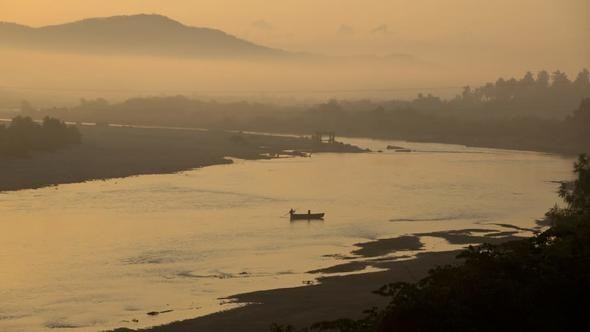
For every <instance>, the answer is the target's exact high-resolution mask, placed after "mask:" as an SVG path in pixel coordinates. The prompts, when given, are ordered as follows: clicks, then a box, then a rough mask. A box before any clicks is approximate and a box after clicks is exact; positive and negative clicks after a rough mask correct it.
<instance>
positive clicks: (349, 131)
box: [22, 69, 590, 154]
mask: <svg viewBox="0 0 590 332" xmlns="http://www.w3.org/2000/svg"><path fill="white" fill-rule="evenodd" d="M589 75H590V74H589V72H588V71H587V70H585V69H584V70H582V71H580V73H579V74H578V75H577V77H576V78H575V80H570V79H569V78H568V77H567V75H566V74H565V73H563V72H561V71H555V72H554V73H553V74H549V73H548V72H546V71H541V72H539V73H538V74H537V75H536V76H535V75H533V74H532V73H530V72H529V73H526V74H525V75H524V76H523V77H522V78H521V79H514V78H511V79H503V78H500V79H498V80H497V81H496V82H495V83H488V84H485V85H482V86H480V87H477V88H473V89H472V88H470V87H465V89H464V91H463V92H462V93H461V94H459V95H457V96H456V97H455V98H452V99H448V100H445V99H442V98H439V97H435V96H432V95H423V94H419V95H418V96H417V97H416V98H415V99H413V100H389V101H371V100H353V101H347V100H330V101H328V102H325V103H320V104H316V105H293V106H279V105H272V104H262V103H252V102H245V101H244V102H216V101H214V100H208V101H207V100H196V99H191V98H187V97H184V96H170V97H146V98H132V99H129V100H127V101H124V102H120V103H114V104H111V103H109V102H108V101H106V100H104V99H96V100H81V102H80V104H79V105H77V106H74V107H70V108H49V109H42V110H37V109H35V108H34V107H32V106H31V105H29V104H24V105H23V107H22V112H23V114H24V115H30V116H34V117H41V116H57V117H60V118H63V119H67V120H69V121H82V122H110V123H119V124H138V125H162V126H181V127H201V128H211V129H235V130H251V131H265V132H286V133H294V134H309V133H312V132H314V131H318V130H320V131H335V132H336V133H337V134H338V135H341V136H363V137H374V138H385V139H401V140H415V141H435V142H442V143H456V144H464V145H474V146H487V147H499V148H518V149H528V150H539V151H548V152H567V153H576V154H577V153H580V152H589V149H588V148H587V144H586V145H584V143H583V142H582V141H579V140H577V138H576V135H578V136H584V135H583V133H582V134H579V132H580V131H581V132H583V131H585V130H590V127H589V126H590V125H589V124H588V122H587V121H586V122H584V121H582V122H580V119H582V118H584V116H585V115H584V114H585V113H587V112H588V111H587V108H588V106H587V104H584V103H581V101H582V100H583V99H584V98H590V78H589ZM576 110H577V111H576ZM579 113H582V114H579ZM572 119H573V120H572ZM574 133H575V135H574Z"/></svg>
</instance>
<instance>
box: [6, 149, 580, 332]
mask: <svg viewBox="0 0 590 332" xmlns="http://www.w3.org/2000/svg"><path fill="white" fill-rule="evenodd" d="M347 141H348V142H349V143H353V144H357V145H360V146H364V147H370V148H372V149H374V150H378V149H385V146H387V145H388V144H394V145H402V146H404V147H408V148H411V149H414V150H416V151H415V152H412V153H395V152H391V151H385V152H383V153H366V154H316V155H314V156H313V157H312V158H292V159H274V160H264V161H241V160H237V161H235V163H234V164H233V165H220V166H212V167H207V168H203V169H195V170H191V171H186V172H182V173H178V174H166V175H147V176H136V177H130V178H125V179H113V180H107V181H92V182H87V183H81V184H69V185H60V186H57V187H51V188H43V189H38V190H23V191H18V192H8V193H0V227H1V228H0V229H1V232H0V330H1V331H27V332H32V331H60V330H67V331H99V330H104V329H108V328H114V327H122V326H127V327H133V328H137V327H146V326H153V325H158V324H163V323H166V322H170V321H174V320H179V319H186V318H191V317H196V316H200V315H204V314H207V313H211V312H215V311H219V310H224V309H228V308H232V307H234V306H235V304H232V303H228V301H226V300H222V299H220V298H222V297H225V296H229V295H232V294H236V293H240V292H246V291H253V290H262V289H272V288H279V287H292V286H300V285H302V282H306V281H310V280H314V278H316V277H317V275H311V274H308V273H306V271H310V270H313V269H319V268H323V267H329V266H332V265H336V264H338V263H340V262H339V261H338V258H337V257H338V255H348V254H349V253H350V251H351V250H353V249H354V244H355V243H359V242H367V241H371V240H374V239H379V238H387V237H394V236H399V235H403V234H413V233H419V232H430V231H440V230H452V229H465V228H482V227H486V228H491V229H502V228H500V227H499V226H495V225H492V224H513V225H516V226H520V227H532V226H534V225H535V222H534V221H535V219H538V218H541V217H542V216H543V215H544V212H545V211H546V210H547V209H548V208H550V207H551V206H553V204H555V203H556V202H558V198H557V196H556V193H555V192H556V189H557V184H556V183H555V181H561V180H564V179H569V178H571V165H572V162H573V160H571V159H566V158H561V157H557V156H552V155H547V154H541V153H533V152H516V151H507V150H494V149H481V148H466V147H462V146H453V145H443V144H422V143H406V142H392V141H375V140H366V139H348V140H347ZM290 208H296V209H299V210H300V211H307V209H311V210H312V211H322V212H326V220H325V221H323V222H295V223H291V222H289V220H288V218H286V217H285V213H286V212H287V211H288V210H289V209H290ZM503 230H506V229H503ZM427 244H428V245H427V248H428V250H445V249H449V248H451V247H452V246H451V245H449V244H448V243H446V242H444V241H435V242H428V243H427ZM152 311H155V312H162V313H160V314H159V315H154V316H151V315H147V313H148V312H152Z"/></svg>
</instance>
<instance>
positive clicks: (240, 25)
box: [0, 0, 590, 97]
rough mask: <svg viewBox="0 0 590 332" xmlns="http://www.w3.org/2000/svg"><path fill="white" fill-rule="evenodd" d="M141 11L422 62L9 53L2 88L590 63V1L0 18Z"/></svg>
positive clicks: (367, 0) (135, 3)
mask: <svg viewBox="0 0 590 332" xmlns="http://www.w3.org/2000/svg"><path fill="white" fill-rule="evenodd" d="M139 13H158V14H162V15H166V16H169V17H171V18H173V19H175V20H178V21H180V22H182V23H184V24H186V25H191V26H201V27H203V26H204V27H213V28H218V29H221V30H224V31H226V32H228V33H230V34H233V35H237V36H239V37H242V38H245V39H248V40H251V41H254V42H257V43H259V44H263V45H265V46H270V47H274V48H282V49H285V50H290V51H303V52H309V53H320V54H331V55H369V54H374V55H388V54H409V55H412V56H414V57H415V59H416V61H413V60H412V61H410V62H407V63H406V62H403V61H402V62H396V63H392V64H391V65H386V66H383V65H379V64H378V63H377V62H374V61H370V60H358V63H355V65H346V66H345V67H338V68H336V67H334V68H332V67H329V68H324V66H321V67H317V66H316V67H314V66H305V65H302V66H292V67H285V66H283V67H280V68H277V67H273V66H272V65H266V64H256V65H253V64H250V63H244V64H241V65H238V64H233V63H232V64H229V65H228V64H210V63H199V62H197V61H193V62H185V61H180V60H174V59H158V60H155V59H135V58H134V59H115V58H113V59H105V58H104V57H76V58H72V57H70V56H69V55H66V56H63V57H61V56H58V55H44V54H36V53H31V52H28V53H25V54H18V53H15V54H12V53H10V52H7V51H6V52H4V53H2V52H0V59H2V60H3V61H0V72H2V74H3V75H2V77H0V85H4V86H24V87H32V86H34V85H39V86H41V87H52V88H54V87H59V88H63V89H71V88H72V87H85V88H89V89H94V88H97V89H102V88H104V87H108V88H109V89H127V88H128V87H133V89H136V88H141V89H146V90H158V91H160V90H165V91H169V90H174V89H177V90H178V91H182V90H183V89H187V87H190V88H191V89H212V90H215V89H236V90H243V89H260V90H264V91H268V90H277V89H279V90H280V89H298V90H299V89H323V88H326V87H329V88H330V89H383V88H398V87H399V88H406V87H446V86H452V87H454V86H463V85H465V84H472V85H479V84H482V83H484V82H487V81H494V80H496V79H497V78H498V77H500V76H502V77H522V75H523V74H524V73H525V72H526V71H527V70H530V71H533V72H536V71H539V70H541V69H547V70H550V71H553V70H556V69H560V70H564V71H566V72H567V73H568V74H569V75H570V77H571V78H575V75H576V73H577V72H578V71H579V70H580V69H581V68H583V67H590V43H589V42H588V41H589V40H590V0H272V1H271V0H0V21H8V22H16V23H21V24H26V25H31V26H43V25H50V24H58V23H64V22H71V21H75V20H80V19H83V18H88V17H97V16H113V15H122V14H139ZM23 59H27V60H23ZM362 59H365V58H362ZM367 59H371V58H367ZM191 71H194V75H186V74H187V72H191ZM89 78H91V79H89ZM152 78H153V79H152ZM199 79H200V80H199ZM158 84H159V85H158ZM435 92H437V93H444V92H448V93H449V94H452V93H455V92H454V90H444V91H435ZM411 93H414V91H411ZM388 96H390V97H391V95H389V94H388Z"/></svg>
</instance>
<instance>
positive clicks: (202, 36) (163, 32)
mask: <svg viewBox="0 0 590 332" xmlns="http://www.w3.org/2000/svg"><path fill="white" fill-rule="evenodd" d="M0 47H10V48H25V49H42V50H52V51H60V52H78V53H93V54H97V53H98V54H132V55H158V56H180V57H197V58H234V57H235V58H237V57H240V58H242V57H284V56H288V55H289V54H290V53H288V52H286V51H281V50H277V49H272V48H268V47H264V46H260V45H256V44H254V43H251V42H248V41H246V40H243V39H240V38H237V37H235V36H232V35H229V34H227V33H225V32H223V31H221V30H216V29H210V28H198V27H190V26H186V25H184V24H182V23H180V22H177V21H174V20H172V19H170V18H168V17H165V16H161V15H155V14H152V15H146V14H141V15H131V16H113V17H105V18H89V19H85V20H81V21H77V22H72V23H67V24H60V25H52V26H45V27H40V28H32V27H28V26H23V25H19V24H14V23H1V22H0Z"/></svg>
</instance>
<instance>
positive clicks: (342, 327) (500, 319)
mask: <svg viewBox="0 0 590 332" xmlns="http://www.w3.org/2000/svg"><path fill="white" fill-rule="evenodd" d="M575 173H576V175H577V179H576V181H574V182H573V183H567V184H563V185H562V186H561V189H560V191H559V194H560V196H561V197H562V198H563V199H564V200H565V202H566V203H567V207H566V208H558V207H554V208H553V209H551V210H550V211H549V212H548V213H547V217H548V218H549V220H550V221H551V223H552V226H551V228H549V229H548V230H546V231H545V232H543V233H540V234H538V235H536V236H534V237H532V238H529V239H525V240H519V241H512V242H508V243H505V244H501V245H497V246H494V245H489V244H487V245H482V246H478V247H469V249H468V250H466V251H464V252H463V253H462V254H460V255H459V258H461V259H463V260H464V262H463V263H462V264H460V265H455V266H450V265H449V266H441V267H437V268H435V269H433V270H431V271H430V273H429V275H428V276H427V277H426V278H424V279H422V280H420V281H419V282H417V283H405V282H398V283H393V284H390V285H386V286H384V287H382V288H381V289H379V290H378V291H377V293H379V294H381V295H384V296H387V297H390V298H391V302H390V304H389V305H388V306H387V308H385V309H381V310H380V309H372V310H371V311H369V312H367V315H366V316H365V318H364V319H361V320H348V319H342V320H338V321H333V322H323V323H318V324H315V325H314V326H312V327H311V328H308V329H305V330H304V331H316V330H319V331H325V330H330V331H342V332H361V331H362V332H364V331H505V330H514V331H539V330H541V331H548V330H553V331H563V330H577V329H574V328H575V327H576V326H577V324H583V325H581V326H584V325H585V319H586V316H585V314H586V311H587V306H586V303H587V301H588V299H589V298H590V161H589V158H588V157H587V156H585V155H582V156H580V158H579V160H578V162H577V163H576V164H575ZM271 330H273V331H275V332H280V331H283V332H286V331H295V330H294V329H293V328H291V327H282V326H273V327H272V328H271Z"/></svg>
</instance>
